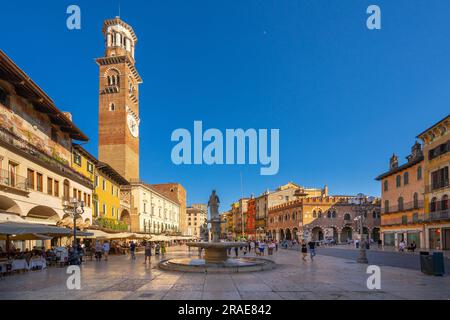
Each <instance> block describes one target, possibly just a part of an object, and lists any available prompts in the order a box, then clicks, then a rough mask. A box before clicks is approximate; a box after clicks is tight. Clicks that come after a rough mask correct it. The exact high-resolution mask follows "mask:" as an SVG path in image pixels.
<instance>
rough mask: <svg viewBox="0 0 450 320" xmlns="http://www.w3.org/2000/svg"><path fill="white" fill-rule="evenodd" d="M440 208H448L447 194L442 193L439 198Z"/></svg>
mask: <svg viewBox="0 0 450 320" xmlns="http://www.w3.org/2000/svg"><path fill="white" fill-rule="evenodd" d="M441 209H442V210H447V209H448V195H446V194H444V195H443V196H442V199H441Z"/></svg>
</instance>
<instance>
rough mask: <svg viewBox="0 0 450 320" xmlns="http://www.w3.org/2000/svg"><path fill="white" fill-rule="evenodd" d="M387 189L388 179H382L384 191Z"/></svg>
mask: <svg viewBox="0 0 450 320" xmlns="http://www.w3.org/2000/svg"><path fill="white" fill-rule="evenodd" d="M388 190H389V185H388V181H387V180H384V191H388Z"/></svg>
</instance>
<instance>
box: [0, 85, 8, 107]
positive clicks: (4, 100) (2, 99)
mask: <svg viewBox="0 0 450 320" xmlns="http://www.w3.org/2000/svg"><path fill="white" fill-rule="evenodd" d="M0 103H1V104H2V105H4V106H5V107H7V108H9V107H10V104H9V96H8V94H7V92H6V91H5V90H4V89H3V88H2V87H0Z"/></svg>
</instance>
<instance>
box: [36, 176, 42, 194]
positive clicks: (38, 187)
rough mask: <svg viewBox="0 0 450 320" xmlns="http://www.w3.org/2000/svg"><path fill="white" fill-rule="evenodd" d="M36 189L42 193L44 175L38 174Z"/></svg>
mask: <svg viewBox="0 0 450 320" xmlns="http://www.w3.org/2000/svg"><path fill="white" fill-rule="evenodd" d="M36 189H37V191H40V192H42V189H43V176H42V173H37V174H36Z"/></svg>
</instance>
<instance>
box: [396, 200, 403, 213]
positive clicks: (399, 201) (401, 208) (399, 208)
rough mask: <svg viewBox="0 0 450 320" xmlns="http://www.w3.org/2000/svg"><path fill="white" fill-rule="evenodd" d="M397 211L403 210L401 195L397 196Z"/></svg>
mask: <svg viewBox="0 0 450 320" xmlns="http://www.w3.org/2000/svg"><path fill="white" fill-rule="evenodd" d="M397 206H398V211H403V197H399V198H398V200H397Z"/></svg>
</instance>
